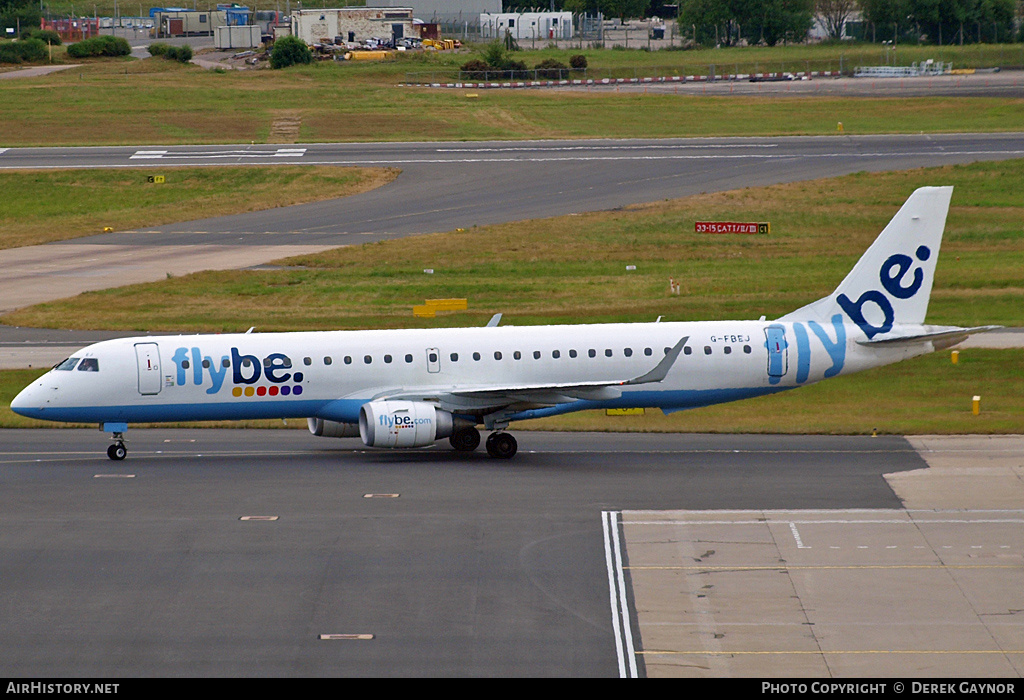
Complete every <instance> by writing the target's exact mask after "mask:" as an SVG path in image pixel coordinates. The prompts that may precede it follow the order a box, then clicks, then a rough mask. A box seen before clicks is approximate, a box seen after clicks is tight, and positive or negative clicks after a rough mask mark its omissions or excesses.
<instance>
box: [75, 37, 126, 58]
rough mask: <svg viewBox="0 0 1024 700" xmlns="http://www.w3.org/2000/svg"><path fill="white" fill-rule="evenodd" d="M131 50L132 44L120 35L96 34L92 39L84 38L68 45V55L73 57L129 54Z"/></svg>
mask: <svg viewBox="0 0 1024 700" xmlns="http://www.w3.org/2000/svg"><path fill="white" fill-rule="evenodd" d="M131 52H132V47H131V44H129V43H128V40H127V39H125V38H124V37H120V36H109V35H104V36H94V37H92V38H91V39H84V40H82V41H79V42H78V43H76V44H69V45H68V56H70V57H71V58H90V57H93V56H128V55H130V54H131Z"/></svg>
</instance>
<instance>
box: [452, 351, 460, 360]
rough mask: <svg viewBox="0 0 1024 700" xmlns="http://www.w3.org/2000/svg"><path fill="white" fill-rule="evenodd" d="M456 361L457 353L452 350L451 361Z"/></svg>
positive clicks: (457, 358)
mask: <svg viewBox="0 0 1024 700" xmlns="http://www.w3.org/2000/svg"><path fill="white" fill-rule="evenodd" d="M458 361H459V353H457V352H453V353H452V362H458Z"/></svg>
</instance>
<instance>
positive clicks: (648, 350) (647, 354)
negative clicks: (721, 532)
mask: <svg viewBox="0 0 1024 700" xmlns="http://www.w3.org/2000/svg"><path fill="white" fill-rule="evenodd" d="M653 354H654V351H653V350H651V349H650V348H644V355H646V356H647V357H650V356H651V355H653Z"/></svg>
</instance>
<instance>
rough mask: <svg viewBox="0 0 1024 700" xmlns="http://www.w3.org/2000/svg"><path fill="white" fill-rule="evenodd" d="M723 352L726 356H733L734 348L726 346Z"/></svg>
mask: <svg viewBox="0 0 1024 700" xmlns="http://www.w3.org/2000/svg"><path fill="white" fill-rule="evenodd" d="M723 350H724V351H725V354H726V355H731V354H732V347H731V346H729V345H726V346H725V347H724V348H723Z"/></svg>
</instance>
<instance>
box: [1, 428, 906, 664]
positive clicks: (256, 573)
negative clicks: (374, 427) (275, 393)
mask: <svg viewBox="0 0 1024 700" xmlns="http://www.w3.org/2000/svg"><path fill="white" fill-rule="evenodd" d="M128 437H129V438H130V439H131V441H130V442H129V451H130V454H129V458H128V460H127V461H125V462H121V463H116V464H115V463H112V462H110V461H109V460H108V459H107V458H106V456H105V455H104V449H105V446H106V442H107V439H106V437H105V436H104V435H103V434H101V433H97V432H95V431H81V430H14V431H0V580H3V581H4V596H2V598H0V601H2V602H0V675H6V676H25V675H28V676H36V677H39V676H42V677H46V676H63V677H85V676H90V677H125V676H189V677H200V676H302V677H306V676H336V677H337V676H466V675H471V676H597V677H601V676H616V675H618V669H617V662H616V650H615V642H614V634H613V626H612V615H611V609H610V606H609V585H608V577H609V574H608V570H607V568H606V560H605V556H606V552H605V548H604V544H603V540H602V512H603V511H619V510H622V509H631V510H647V509H654V510H668V509H686V508H690V509H766V508H779V509H784V508H788V509H816V508H898V507H899V506H900V501H899V499H898V498H896V496H895V495H894V493H893V492H892V490H891V489H890V488H889V486H888V485H887V484H886V482H885V480H884V479H883V478H882V474H884V473H888V472H898V471H902V470H908V469H918V468H922V467H924V466H925V464H924V462H923V461H922V460H921V458H920V457H919V456H918V455H917V453H916V452H914V450H913V448H912V447H911V446H910V445H909V444H908V443H907V442H906V441H905V440H903V439H902V438H895V437H887V438H875V439H872V438H868V437H784V436H743V435H737V436H709V435H609V434H557V433H532V432H520V433H518V437H519V442H520V452H519V454H518V455H517V456H516V458H515V459H514V460H513V461H512V462H504V461H497V460H492V459H489V458H488V457H487V456H486V455H485V454H483V453H482V452H480V453H474V454H471V455H464V454H454V453H453V452H452V451H450V450H448V449H444V448H440V447H439V448H431V449H425V450H416V451H400V452H399V451H368V450H365V449H364V448H362V446H361V443H359V442H358V440H328V439H319V438H314V437H313V436H311V435H309V434H308V433H306V432H305V431H301V432H300V431H294V430H278V431H259V430H245V431H243V430H238V431H235V430H194V431H184V430H133V431H131V432H130V433H129V435H128ZM367 494H373V495H376V497H370V498H368V497H367ZM247 516H270V517H276V518H277V520H242V518H244V517H247ZM335 634H340V635H372V638H364V639H359V638H356V639H351V638H348V639H321V635H335ZM636 641H637V648H642V647H641V646H640V644H639V641H640V640H636ZM641 671H642V663H641Z"/></svg>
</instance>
